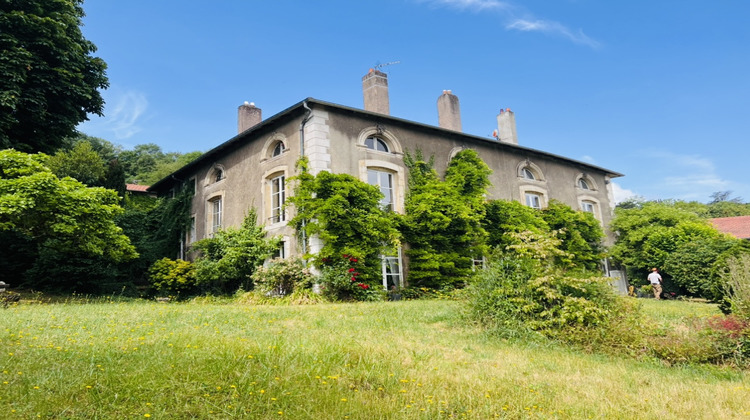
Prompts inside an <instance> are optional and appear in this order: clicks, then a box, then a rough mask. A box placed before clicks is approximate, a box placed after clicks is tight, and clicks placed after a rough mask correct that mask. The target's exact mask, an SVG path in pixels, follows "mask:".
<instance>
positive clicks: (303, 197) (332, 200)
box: [288, 159, 400, 287]
mask: <svg viewBox="0 0 750 420" xmlns="http://www.w3.org/2000/svg"><path fill="white" fill-rule="evenodd" d="M306 165H307V162H306V160H304V159H303V160H301V161H300V162H298V168H299V170H300V175H298V176H297V177H295V178H293V179H291V180H290V181H292V182H296V186H295V189H294V196H292V197H289V199H288V201H289V203H290V204H291V205H293V206H294V208H295V210H296V215H295V216H294V218H292V219H291V220H290V221H289V223H290V224H291V225H292V226H294V227H295V229H296V230H297V232H298V234H299V235H300V239H301V240H304V241H307V240H309V238H311V237H314V236H317V237H318V238H319V239H320V240H321V241H322V243H323V245H322V248H321V249H320V251H318V253H317V254H315V255H307V256H305V257H306V258H311V257H312V262H313V264H315V266H316V267H318V268H319V269H324V268H325V267H333V266H335V264H336V263H337V262H338V261H339V259H340V258H341V256H342V255H347V256H348V257H347V258H349V257H350V258H352V259H356V261H357V265H358V269H357V271H358V272H359V273H360V274H359V281H358V282H359V283H362V284H365V285H367V287H374V286H375V285H378V284H380V283H381V280H380V277H381V275H380V273H381V260H380V258H381V255H383V254H385V253H387V251H388V249H390V248H392V247H394V246H396V245H397V244H398V243H399V236H400V235H399V232H398V230H397V226H398V216H397V215H396V214H395V213H393V212H391V211H388V210H386V209H383V208H382V206H381V203H380V201H381V199H382V198H383V195H382V194H381V192H380V190H379V189H378V188H377V187H375V186H372V185H369V184H367V183H365V182H362V181H360V180H358V179H357V178H354V177H353V176H351V175H348V174H332V173H330V172H327V171H322V172H320V173H319V174H317V175H316V176H312V175H311V174H310V173H309V172H308V170H307V166H306ZM303 238H304V239H303ZM308 249H309V248H308Z"/></svg>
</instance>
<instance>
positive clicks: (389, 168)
mask: <svg viewBox="0 0 750 420" xmlns="http://www.w3.org/2000/svg"><path fill="white" fill-rule="evenodd" d="M369 170H374V171H380V172H387V173H390V174H391V188H392V189H391V209H392V210H393V211H394V212H396V213H403V212H404V191H406V185H405V182H406V181H405V180H406V174H405V169H404V168H403V167H401V166H399V165H396V164H394V163H391V162H386V161H383V160H375V159H364V160H360V161H359V180H360V181H362V182H364V183H366V184H369V183H370V182H369V176H368V171H369ZM378 187H380V186H379V185H378Z"/></svg>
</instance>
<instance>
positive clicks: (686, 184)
mask: <svg viewBox="0 0 750 420" xmlns="http://www.w3.org/2000/svg"><path fill="white" fill-rule="evenodd" d="M647 156H648V157H649V161H650V163H648V164H646V165H645V166H647V167H649V168H653V169H651V172H652V173H653V174H654V175H655V178H656V179H655V183H654V187H655V188H658V189H659V190H660V191H666V192H667V193H666V195H664V196H662V197H659V198H677V199H681V200H698V201H706V200H707V199H708V197H709V196H710V195H711V193H714V192H716V191H724V190H728V189H731V186H732V182H731V181H728V180H726V179H723V178H722V177H721V176H720V175H719V174H718V173H717V171H716V165H715V164H714V162H713V161H712V160H711V159H708V158H706V157H703V156H699V155H685V154H679V153H672V152H664V151H650V152H648V153H647ZM662 194H664V193H662Z"/></svg>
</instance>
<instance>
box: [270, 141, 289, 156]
mask: <svg viewBox="0 0 750 420" xmlns="http://www.w3.org/2000/svg"><path fill="white" fill-rule="evenodd" d="M285 149H286V148H285V147H284V143H282V142H278V143H276V146H274V148H273V152H271V156H272V157H276V156H281V154H282V153H284V150H285Z"/></svg>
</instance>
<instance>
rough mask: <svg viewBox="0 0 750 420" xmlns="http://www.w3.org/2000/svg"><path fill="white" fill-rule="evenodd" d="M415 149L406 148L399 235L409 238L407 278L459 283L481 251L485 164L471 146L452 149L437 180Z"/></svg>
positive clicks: (439, 284) (418, 282)
mask: <svg viewBox="0 0 750 420" xmlns="http://www.w3.org/2000/svg"><path fill="white" fill-rule="evenodd" d="M431 162H432V159H431V160H430V161H429V162H427V161H425V160H424V158H423V157H422V154H421V152H420V151H417V152H416V153H415V155H414V156H411V155H410V154H409V153H407V154H406V155H405V157H404V163H405V164H406V166H407V168H408V169H409V191H408V192H407V195H406V200H405V207H406V215H405V217H404V223H403V228H402V229H403V233H404V239H405V240H406V242H408V243H409V249H408V250H407V255H408V256H409V283H410V284H411V285H413V286H421V287H430V288H436V289H440V288H446V287H447V288H450V287H456V286H461V285H462V284H463V283H464V282H465V281H466V280H467V279H468V277H469V276H470V275H471V272H472V268H473V259H474V258H479V257H481V256H483V255H484V254H485V253H486V240H487V233H486V232H485V230H484V228H483V227H482V220H483V219H484V215H485V205H484V195H485V194H486V188H487V186H488V185H489V174H490V173H491V171H490V169H489V167H487V165H486V164H485V163H484V162H483V161H482V160H481V159H479V157H478V155H477V154H476V152H474V151H473V150H469V149H467V150H463V151H461V152H459V153H457V154H456V156H455V157H454V158H453V159H452V160H451V162H450V163H449V165H448V168H447V170H446V179H445V181H441V180H440V178H439V177H438V174H437V172H436V171H435V170H434V169H433V168H432V164H431Z"/></svg>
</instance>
